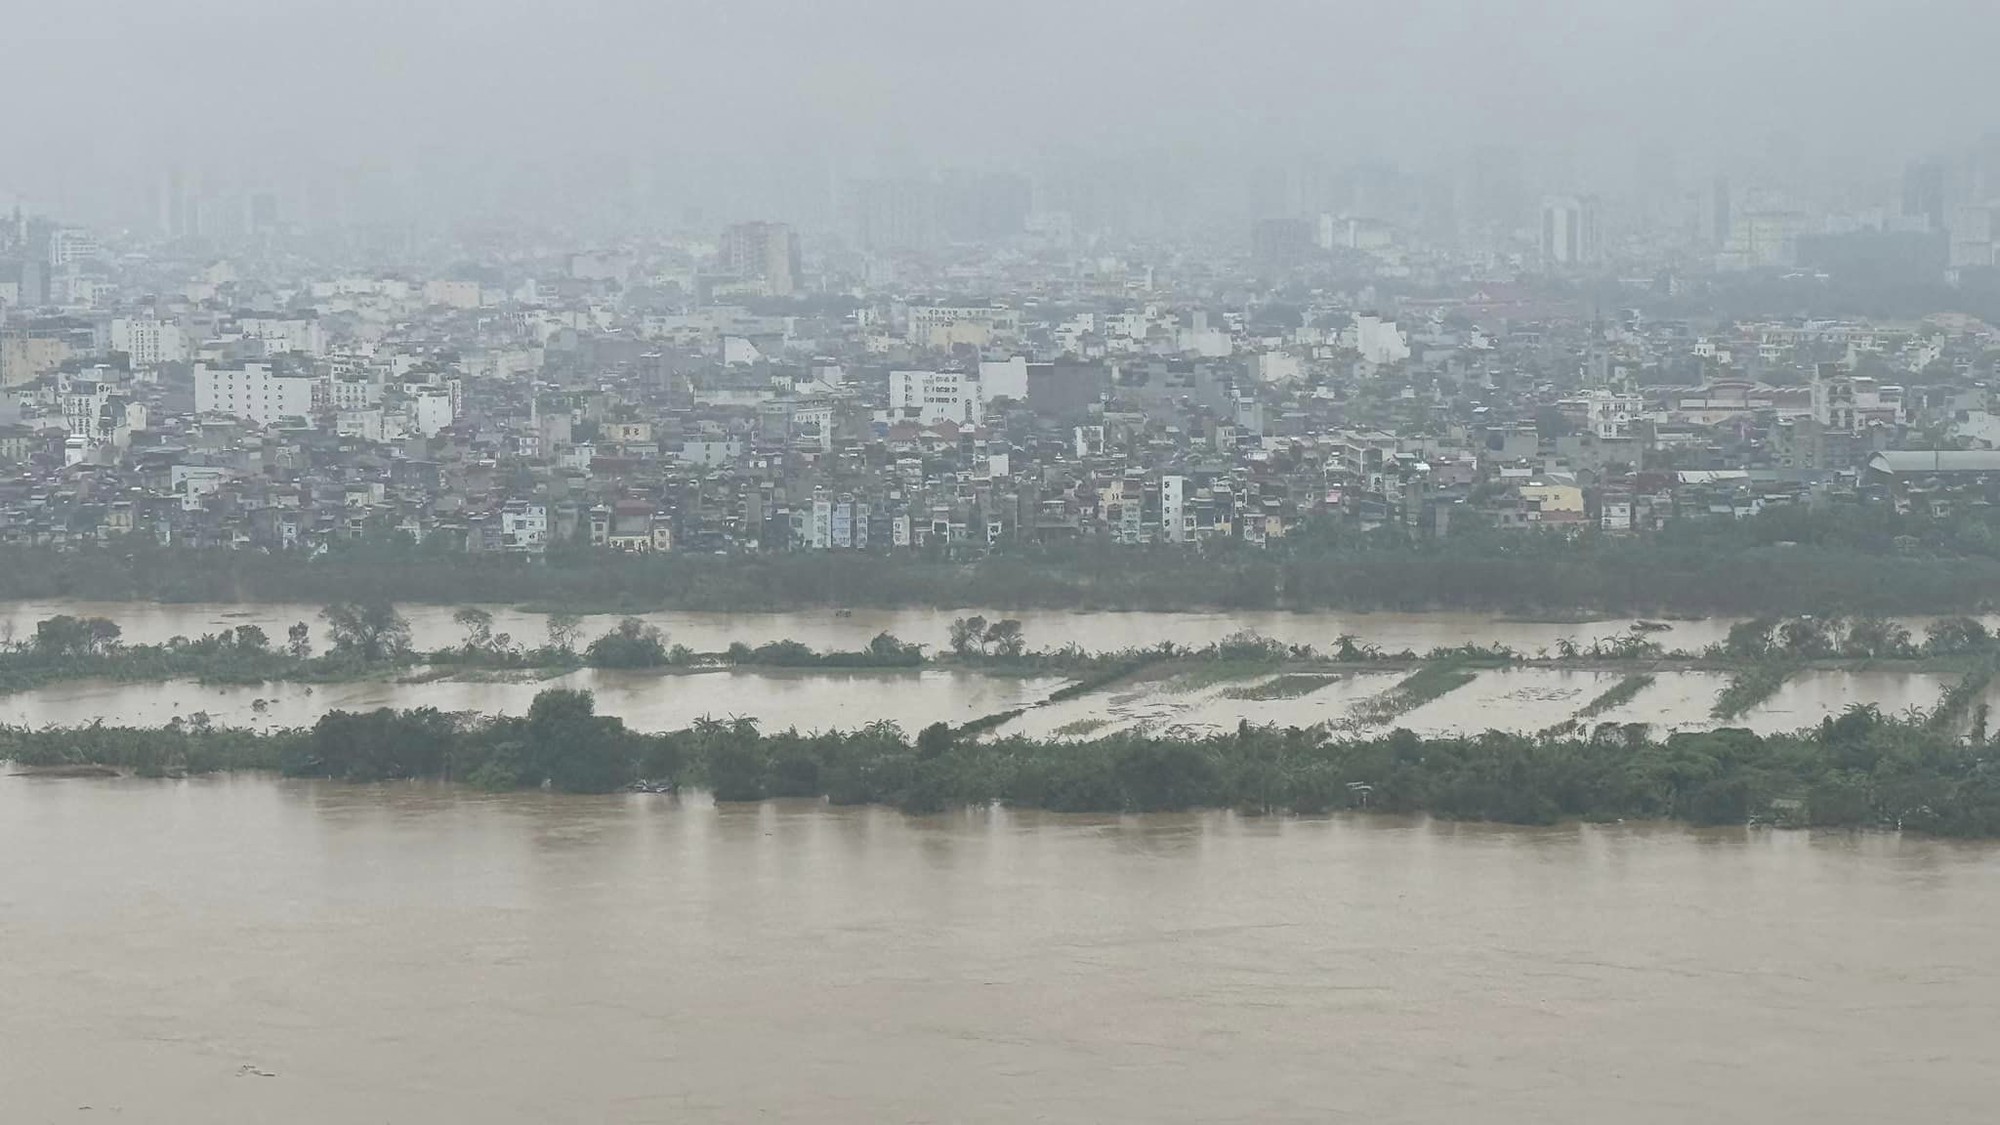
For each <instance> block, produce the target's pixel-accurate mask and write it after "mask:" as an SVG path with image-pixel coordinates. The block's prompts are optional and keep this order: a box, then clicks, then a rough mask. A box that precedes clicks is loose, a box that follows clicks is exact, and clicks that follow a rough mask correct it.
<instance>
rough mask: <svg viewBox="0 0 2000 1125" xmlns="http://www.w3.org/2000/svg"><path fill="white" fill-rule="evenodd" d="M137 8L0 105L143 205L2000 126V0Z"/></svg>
mask: <svg viewBox="0 0 2000 1125" xmlns="http://www.w3.org/2000/svg"><path fill="white" fill-rule="evenodd" d="M109 7H110V9H111V10H110V11H107V10H106V6H81V5H62V4H51V3H45V2H25V0H0V26H4V27H6V29H7V35H6V39H7V40H8V41H9V43H10V47H11V49H10V50H9V51H8V52H7V68H8V72H9V77H10V82H11V85H12V87H13V89H14V90H15V92H16V96H17V100H16V102H15V104H16V106H17V107H23V108H17V109H16V110H15V111H14V112H12V113H9V114H7V115H6V116H5V117H4V118H0V154H4V155H0V196H13V195H17V194H18V195H20V196H22V197H24V198H25V199H26V200H27V201H28V202H29V203H30V204H31V205H33V206H36V207H40V208H43V209H46V210H50V211H55V212H69V213H74V212H88V211H95V210H122V211H125V212H131V211H134V210H136V208H137V207H139V206H140V205H141V204H142V201H143V199H144V198H145V196H146V193H148V192H151V191H154V190H156V187H157V185H158V183H159V182H160V180H161V178H162V177H163V176H164V175H165V174H166V172H167V170H168V169H169V168H172V167H180V168H183V169H186V170H188V171H189V172H190V174H192V175H197V176H202V177H206V178H209V179H214V180H221V181H227V182H231V183H235V184H241V185H246V186H250V187H256V186H260V185H263V186H269V185H274V184H276V185H283V186H285V187H286V188H287V189H288V190H296V189H297V185H298V183H299V182H300V181H301V180H311V179H314V178H328V177H345V178H349V179H352V178H354V177H355V176H356V175H357V174H360V175H372V176H380V177H386V178H387V179H390V180H397V179H400V180H401V181H402V182H405V183H413V184H422V185H424V186H423V188H422V190H424V191H426V192H429V191H434V190H436V185H437V184H440V183H445V184H449V183H451V182H453V181H454V180H467V181H470V180H472V179H475V178H480V177H486V178H493V177H497V178H502V179H517V180H519V181H521V182H522V183H526V184H534V185H538V186H537V187H536V188H535V189H534V191H535V192H538V193H540V194H542V195H547V196H550V197H552V198H562V197H564V196H570V197H573V196H574V194H575V191H576V188H575V185H576V184H578V183H583V184H586V185H589V184H593V183H597V182H598V181H602V180H604V179H606V178H607V177H618V176H623V177H625V178H626V179H627V180H628V181H629V183H628V184H627V185H626V187H630V186H631V185H633V184H637V185H638V186H639V187H640V188H641V189H643V194H646V195H647V196H649V197H650V196H653V195H658V194H667V195H676V196H681V197H685V198H686V199H688V200H689V201H691V202H711V203H713V202H715V201H718V200H721V201H734V200H738V199H740V200H743V201H744V202H745V204H746V205H765V206H768V205H775V202H776V201H778V200H783V199H797V198H799V197H800V196H801V195H810V194H812V193H813V192H818V191H821V190H822V188H821V185H822V184H823V183H824V182H825V181H827V180H829V179H830V178H832V177H834V176H837V175H842V174H869V173H873V172H878V171H896V170H901V169H922V168H929V167H936V166H940V165H946V164H965V165H971V166H1000V167H1017V168H1024V169H1029V168H1033V167H1036V166H1037V165H1039V164H1042V163H1044V162H1046V161H1047V160H1048V159H1049V158H1050V156H1051V154H1052V153H1066V154H1083V155H1086V156H1089V155H1102V156H1107V157H1111V158H1119V157H1122V156H1125V155H1128V154H1133V153H1149V154H1162V153H1164V154H1167V155H1168V156H1169V157H1171V158H1173V159H1177V160H1181V161H1184V162H1188V163H1194V162H1199V161H1203V160H1212V161H1218V162H1220V161H1228V162H1232V163H1240V162H1243V161H1272V162H1283V161H1285V160H1287V159H1290V158H1292V157H1294V156H1297V155H1299V154H1309V155H1311V156H1313V157H1315V158H1319V159H1327V160H1333V161H1365V160H1388V161H1398V162H1403V163H1408V164H1413V165H1417V166H1424V165H1431V166H1436V165H1442V164H1446V163H1449V162H1452V161H1456V160H1460V159H1462V158H1463V156H1464V154H1465V153H1467V152H1469V151H1470V150H1472V149H1473V148H1476V147H1478V146H1482V145H1494V144H1499V145H1512V146H1520V147H1523V148H1524V149H1527V150H1529V151H1530V152H1531V153H1534V154H1536V158H1537V160H1539V161H1542V162H1543V163H1547V162H1554V163H1556V164H1557V165H1560V166H1563V167H1569V168H1573V169H1574V175H1575V177H1576V178H1577V179H1578V180H1579V181H1580V182H1584V183H1586V184H1587V183H1589V182H1590V181H1592V180H1593V178H1594V179H1597V180H1611V181H1613V182H1619V183H1623V182H1629V181H1630V180H1631V178H1632V174H1633V173H1632V171H1631V169H1632V168H1633V167H1634V159H1635V155H1636V154H1637V153H1639V152H1641V151H1644V150H1647V149H1657V150H1662V151H1665V152H1670V153H1672V154H1673V157H1674V160H1675V161H1676V162H1678V163H1679V164H1681V165H1683V166H1684V167H1683V170H1684V171H1686V172H1691V173H1699V172H1703V171H1706V170H1707V169H1709V168H1711V167H1715V166H1733V165H1751V166H1753V167H1754V166H1755V165H1757V164H1758V163H1760V162H1766V163H1767V162H1769V161H1770V159H1771V158H1772V154H1773V153H1781V154H1785V153H1787V150H1789V154H1787V155H1786V157H1785V158H1786V159H1788V160H1794V161H1796V162H1797V163H1799V164H1801V165H1803V166H1805V167H1808V168H1812V169H1820V168H1826V167H1851V170H1852V171H1853V172H1854V173H1856V174H1857V175H1860V176H1865V175H1880V174H1885V173H1887V172H1890V171H1893V169H1894V168H1895V167H1896V166H1897V165H1898V164H1899V163H1900V162H1901V161H1902V160H1903V159H1905V158H1907V157H1910V156H1915V155H1920V154H1923V153H1927V152H1931V151H1938V150H1944V151H1952V150H1956V149H1961V148H1963V147H1965V146H1967V145H1969V144H1970V143H1972V142H1973V141H1974V140H1976V139H1977V138H1978V137H1979V136H1980V135H1982V134H1983V133H1985V132H1987V131H1988V130H1989V129H1990V128H1991V127H1992V125H1993V124H1994V115H1993V113H1992V111H1991V108H1990V102H1989V101H1988V100H1987V99H1986V98H1985V97H1983V96H1982V93H1983V91H1982V89H1981V87H1982V85H1983V80H1984V76H1985V74H1986V71H1987V69H1988V67H1989V65H1990V63H1989V61H1988V57H1987V56H1988V55H1989V53H1990V51H1989V48H1988V44H1989V43H1990V42H1991V41H1992V38H1991V33H1992V32H1994V31H1996V30H2000V14H1996V11H1995V8H1994V6H1993V5H1991V4H1990V3H1981V2H1979V0H1930V2H1915V3H1903V4H1894V5H1892V4H1888V3H1870V2H1855V0H1833V2H1830V3H1827V2H1822V3H1813V4H1807V3H1800V2H1782V3H1781V2H1774V0H1752V2H1749V3H1741V2H1726V0H1636V2H1629V3H1615V4H1614V3H1602V2H1597V3H1591V2H1582V0H1562V2H1554V3H1529V2H1523V0H1510V2H1501V3H1480V4H1470V3H1452V4H1434V5H1428V6H1424V7H1421V8H1413V7H1398V6H1391V5H1382V4H1359V3H1349V2H1345V0H1334V2H1311V0H1253V2H1251V3H1247V4H1235V5H1221V4H1213V3H1209V4H1186V3H1171V2H1169V3H1160V2H1157V0H1155V2H1151V3H1137V2H1126V0H1113V2H1100V3H1091V4H1083V5H1064V4H1056V3H1053V2H1051V0H1027V2H1026V3H1022V4H1016V5H1008V6H993V5H969V4H936V3H918V2H916V0H872V2H869V3H865V4H840V3H835V4H825V5H808V4H799V3H775V2H772V0H738V2H734V3H729V4H706V3H703V4H691V3H674V2H668V3H647V2H642V0H583V2H581V3H574V4H565V5H560V6H558V5H553V4H543V3H530V2H522V0H484V2H452V0H398V2H394V3H392V2H389V0H359V2H357V3H353V4H348V5H343V6H339V7H336V8H324V9H309V10H287V9H285V8H283V7H280V6H273V5H270V4H264V3H251V2H249V0H164V2H159V3H148V4H137V3H130V2H125V3H117V4H114V5H110V6H109ZM774 179H776V180H782V181H783V182H782V183H781V184H773V183H772V182H771V181H773V180H774ZM802 180H803V182H802ZM620 190H625V188H621V189H620Z"/></svg>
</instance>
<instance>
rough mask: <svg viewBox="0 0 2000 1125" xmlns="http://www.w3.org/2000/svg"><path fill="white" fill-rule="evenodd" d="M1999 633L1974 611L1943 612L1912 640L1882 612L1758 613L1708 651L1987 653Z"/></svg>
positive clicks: (1900, 655)
mask: <svg viewBox="0 0 2000 1125" xmlns="http://www.w3.org/2000/svg"><path fill="white" fill-rule="evenodd" d="M1996 647H2000V638H1996V637H1995V636H1994V635H1993V633H1992V632H1991V631H1990V630H1988V629H1987V628H1986V624H1985V623H1984V622H1982V621H1980V620H1979V619H1978V618H1976V617H1941V618H1938V619H1937V620H1935V621H1932V622H1931V623H1930V624H1928V625H1926V626H1925V627H1924V636H1923V640H1921V641H1917V640H1914V639H1913V638H1912V636H1911V633H1910V630H1909V628H1908V627H1907V626H1905V625H1902V624H1900V623H1898V622H1895V621H1890V620H1886V619H1884V618H1881V617H1856V618H1852V619H1848V618H1843V617H1840V616H1813V617H1791V618H1777V617H1757V618H1753V619H1751V620H1749V621H1744V622H1739V623H1738V624H1736V625H1733V626H1731V627H1730V629H1729V635H1728V637H1727V638H1726V639H1725V640H1724V641H1723V642H1722V643H1721V644H1719V645H1713V646H1710V649H1709V652H1708V655H1710V656H1712V657H1717V658H1724V659H1733V660H1765V659H1772V658H1778V659H1792V660H1824V659H1828V658H1832V657H1854V658H1867V659H1884V660H1910V659H1915V658H1918V657H1959V656H1983V655H1988V654H1991V653H1993V652H1994V651H1995V649H1996Z"/></svg>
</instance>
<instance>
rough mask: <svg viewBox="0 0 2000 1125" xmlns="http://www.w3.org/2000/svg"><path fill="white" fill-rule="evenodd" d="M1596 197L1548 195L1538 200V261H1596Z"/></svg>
mask: <svg viewBox="0 0 2000 1125" xmlns="http://www.w3.org/2000/svg"><path fill="white" fill-rule="evenodd" d="M1597 257H1598V236H1597V201H1596V200H1595V199H1592V198H1591V197H1589V196H1582V197H1578V196H1574V195H1551V196H1548V197H1547V198H1545V199H1543V200H1542V264H1543V265H1551V266H1580V265H1588V264H1591V263H1594V262H1596V261H1597Z"/></svg>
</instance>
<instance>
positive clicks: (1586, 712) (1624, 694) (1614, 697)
mask: <svg viewBox="0 0 2000 1125" xmlns="http://www.w3.org/2000/svg"><path fill="white" fill-rule="evenodd" d="M1653 680H1654V677H1653V676H1651V675H1649V674H1645V673H1640V674H1637V675H1631V676H1626V677H1625V678H1623V679H1621V680H1619V681H1618V682H1617V683H1615V684H1612V685H1611V686H1610V687H1608V688H1606V689H1604V690H1603V691H1601V692H1599V693H1598V694H1597V698H1595V699H1592V700H1591V701H1590V702H1589V703H1586V704H1584V705H1583V706H1582V707H1581V708H1579V709H1578V710H1577V712H1576V717H1577V718H1579V719H1594V718H1596V717H1597V716H1599V715H1602V714H1604V713H1605V712H1606V711H1610V710H1612V709H1613V708H1616V707H1622V706H1624V705H1625V704H1627V703H1630V702H1632V701H1633V700H1634V699H1637V698H1639V693H1640V692H1642V691H1645V690H1646V689H1647V688H1649V687H1652V686H1653Z"/></svg>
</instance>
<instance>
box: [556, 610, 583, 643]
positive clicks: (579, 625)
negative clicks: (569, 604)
mask: <svg viewBox="0 0 2000 1125" xmlns="http://www.w3.org/2000/svg"><path fill="white" fill-rule="evenodd" d="M548 628H549V647H550V648H553V649H558V650H560V651H563V652H575V651H576V638H577V636H578V634H580V633H582V632H583V618H581V617H578V616H577V615H576V614H574V613H551V614H549V623H548Z"/></svg>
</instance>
